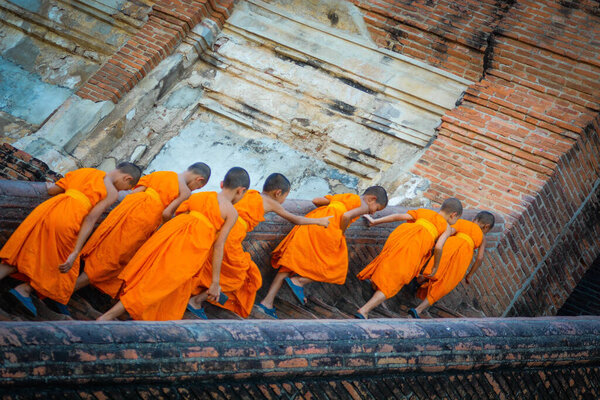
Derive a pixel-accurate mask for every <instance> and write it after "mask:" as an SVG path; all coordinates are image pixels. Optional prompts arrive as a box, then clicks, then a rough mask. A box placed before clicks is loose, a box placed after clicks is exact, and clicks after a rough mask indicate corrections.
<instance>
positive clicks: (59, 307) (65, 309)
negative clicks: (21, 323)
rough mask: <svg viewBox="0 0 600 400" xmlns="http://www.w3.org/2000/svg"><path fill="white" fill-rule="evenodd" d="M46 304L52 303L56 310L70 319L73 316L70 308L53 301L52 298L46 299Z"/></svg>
mask: <svg viewBox="0 0 600 400" xmlns="http://www.w3.org/2000/svg"><path fill="white" fill-rule="evenodd" d="M46 302H47V303H50V305H51V307H52V308H54V309H56V310H57V311H58V313H59V314H62V315H66V316H68V317H70V316H71V313H70V312H69V308H68V307H67V306H66V305H64V304H61V303H59V302H58V301H56V300H52V299H50V298H48V299H46Z"/></svg>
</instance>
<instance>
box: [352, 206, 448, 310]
mask: <svg viewBox="0 0 600 400" xmlns="http://www.w3.org/2000/svg"><path fill="white" fill-rule="evenodd" d="M408 214H410V215H411V216H412V217H413V218H414V219H415V220H414V221H408V222H405V223H403V224H401V225H400V226H398V227H397V228H396V229H394V231H393V232H392V233H391V234H390V236H389V237H388V239H387V240H386V242H385V245H384V246H383V249H382V250H381V253H380V254H379V255H378V256H377V257H375V259H374V260H373V261H371V262H370V263H369V264H368V265H367V266H366V267H365V268H364V269H363V270H362V271H360V272H359V273H358V275H357V276H358V279H360V280H364V279H370V280H371V282H373V283H374V284H375V285H376V286H377V288H378V289H379V290H381V291H382V292H383V294H385V297H386V298H388V299H389V298H390V297H394V296H395V295H396V294H397V293H398V292H399V291H400V289H402V287H403V286H404V285H406V284H407V283H409V282H410V281H411V280H412V279H413V278H414V277H415V276H417V275H418V274H419V272H420V271H421V268H422V267H423V265H424V263H425V261H426V260H427V257H428V256H429V255H430V254H431V251H432V249H433V246H434V244H435V242H436V240H437V239H438V237H439V236H440V235H441V234H442V233H444V231H445V230H446V226H447V224H448V223H447V222H446V220H445V219H444V218H443V217H442V216H441V215H440V214H438V213H437V212H435V211H432V210H427V209H424V208H420V209H417V210H410V211H408Z"/></svg>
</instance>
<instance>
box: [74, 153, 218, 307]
mask: <svg viewBox="0 0 600 400" xmlns="http://www.w3.org/2000/svg"><path fill="white" fill-rule="evenodd" d="M209 178H210V168H209V166H208V165H206V164H204V163H200V162H199V163H195V164H192V165H190V166H189V167H188V169H187V170H186V171H184V172H182V173H180V174H177V173H176V172H172V171H158V172H153V173H151V174H149V175H146V176H143V177H142V178H141V179H140V181H139V182H138V184H137V187H136V188H135V189H134V190H133V192H132V193H131V194H129V195H128V196H126V197H125V198H124V199H123V201H121V203H120V204H119V205H118V206H117V207H115V209H114V210H112V211H111V212H110V214H108V216H107V217H106V219H105V220H104V221H103V222H102V223H101V224H100V226H99V227H98V228H97V229H96V231H95V232H94V234H93V235H92V236H91V237H90V240H89V241H88V242H87V243H86V245H85V246H84V248H83V250H82V252H81V258H82V259H83V260H84V262H85V267H84V271H83V273H82V274H81V275H79V277H78V278H77V283H76V284H75V290H79V289H81V288H82V287H84V286H87V285H88V284H90V283H91V284H92V285H93V286H95V287H96V288H98V289H99V290H101V291H102V292H104V293H106V294H108V295H109V296H110V297H112V298H113V299H114V298H116V297H117V295H118V294H119V291H120V289H121V285H122V283H123V281H121V280H120V279H118V276H119V274H120V273H121V271H122V270H123V268H125V265H127V263H128V262H129V260H131V257H133V255H134V254H135V252H136V251H137V250H138V249H139V248H140V246H141V245H142V244H144V242H145V241H146V240H148V238H149V237H150V236H151V235H152V233H153V232H154V231H155V230H156V229H157V228H158V227H159V226H160V224H161V223H164V222H166V221H168V220H169V219H171V217H172V216H173V214H174V213H175V210H176V209H177V207H179V205H180V204H181V203H182V202H183V201H184V200H185V199H187V198H188V197H190V195H191V194H192V192H191V191H192V190H196V189H200V188H201V187H203V186H204V185H206V183H207V182H208V180H209Z"/></svg>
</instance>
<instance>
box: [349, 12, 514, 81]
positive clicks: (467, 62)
mask: <svg viewBox="0 0 600 400" xmlns="http://www.w3.org/2000/svg"><path fill="white" fill-rule="evenodd" d="M352 2H353V3H354V4H355V5H356V6H358V7H359V8H360V9H361V10H362V11H363V13H364V18H365V22H366V23H367V27H368V29H369V31H370V32H371V35H372V37H373V40H375V42H376V43H377V44H378V45H380V46H382V47H385V48H387V49H390V50H393V51H396V52H399V53H402V54H405V55H407V56H409V57H413V58H416V59H419V60H422V61H425V62H426V63H428V64H431V65H434V66H436V67H440V68H442V69H445V70H447V71H450V72H452V73H454V74H456V75H459V76H462V77H464V78H467V79H469V80H478V79H479V78H480V77H481V75H482V73H483V70H484V64H485V61H486V57H485V51H486V48H487V46H488V42H489V40H490V39H491V34H492V32H493V31H494V30H497V29H498V23H499V21H500V20H501V19H502V18H503V17H504V15H505V14H506V12H507V11H508V10H509V9H510V7H511V5H512V4H513V3H514V2H515V1H514V0H506V1H477V0H467V1H447V0H440V1H437V0H436V1H430V0H417V1H414V0H379V1H371V0H352Z"/></svg>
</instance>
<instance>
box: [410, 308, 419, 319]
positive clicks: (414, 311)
mask: <svg viewBox="0 0 600 400" xmlns="http://www.w3.org/2000/svg"><path fill="white" fill-rule="evenodd" d="M408 315H410V316H411V317H413V318H415V319H421V317H419V313H418V312H417V310H415V309H414V308H411V309H410V310H408Z"/></svg>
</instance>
